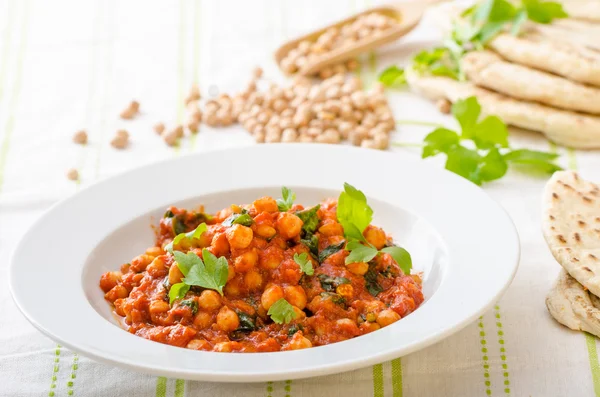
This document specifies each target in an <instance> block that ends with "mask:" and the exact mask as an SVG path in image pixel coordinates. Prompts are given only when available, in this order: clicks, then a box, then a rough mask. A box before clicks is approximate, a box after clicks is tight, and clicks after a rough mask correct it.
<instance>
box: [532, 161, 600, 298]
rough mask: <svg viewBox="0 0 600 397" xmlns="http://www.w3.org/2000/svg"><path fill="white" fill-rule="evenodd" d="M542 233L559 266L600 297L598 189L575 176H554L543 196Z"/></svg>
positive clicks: (559, 173) (558, 173)
mask: <svg viewBox="0 0 600 397" xmlns="http://www.w3.org/2000/svg"><path fill="white" fill-rule="evenodd" d="M542 211H543V212H542V231H543V233H544V237H545V239H546V242H547V243H548V247H549V248H550V251H551V252H552V255H554V258H556V260H557V261H558V263H559V264H560V265H561V266H562V267H563V268H564V269H565V270H566V271H567V272H569V274H570V275H571V276H572V277H573V278H575V279H576V280H577V281H578V282H579V283H580V284H582V285H583V286H584V287H586V288H587V289H588V290H589V291H590V292H591V293H592V294H594V295H596V296H599V295H600V187H598V185H596V184H594V183H591V182H588V181H585V180H583V179H582V178H581V177H579V175H578V174H577V173H576V172H573V171H560V172H556V173H554V175H553V176H552V178H550V180H549V181H548V183H547V184H546V188H545V190H544V196H543V210H542Z"/></svg>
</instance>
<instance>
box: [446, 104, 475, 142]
mask: <svg viewBox="0 0 600 397" xmlns="http://www.w3.org/2000/svg"><path fill="white" fill-rule="evenodd" d="M480 114H481V105H479V102H478V101H477V98H475V97H474V96H472V97H469V98H467V99H464V100H460V101H456V102H454V103H453V104H452V115H453V116H454V118H455V119H456V121H458V123H459V124H460V128H461V129H462V137H463V138H467V139H471V138H472V137H473V136H475V126H476V125H477V120H478V119H479V115H480Z"/></svg>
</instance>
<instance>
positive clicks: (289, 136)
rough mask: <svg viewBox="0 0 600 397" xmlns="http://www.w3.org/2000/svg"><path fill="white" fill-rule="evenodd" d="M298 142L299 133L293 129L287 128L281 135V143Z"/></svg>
mask: <svg viewBox="0 0 600 397" xmlns="http://www.w3.org/2000/svg"><path fill="white" fill-rule="evenodd" d="M297 140H298V132H296V130H295V129H293V128H286V129H285V130H283V133H282V134H281V142H288V143H289V142H296V141H297Z"/></svg>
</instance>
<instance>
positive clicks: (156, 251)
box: [146, 247, 165, 257]
mask: <svg viewBox="0 0 600 397" xmlns="http://www.w3.org/2000/svg"><path fill="white" fill-rule="evenodd" d="M164 253H165V252H164V251H163V249H162V248H160V247H149V248H148V249H147V250H146V255H150V256H152V257H157V256H159V255H162V254H164Z"/></svg>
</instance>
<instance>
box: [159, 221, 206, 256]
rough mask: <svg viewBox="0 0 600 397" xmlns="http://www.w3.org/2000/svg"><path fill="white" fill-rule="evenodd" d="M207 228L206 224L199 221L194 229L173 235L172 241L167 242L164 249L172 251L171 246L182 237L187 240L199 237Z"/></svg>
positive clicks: (177, 242)
mask: <svg viewBox="0 0 600 397" xmlns="http://www.w3.org/2000/svg"><path fill="white" fill-rule="evenodd" d="M207 230H208V226H206V223H201V224H199V225H198V227H197V228H196V229H194V230H192V231H191V232H189V233H180V234H178V235H177V236H175V238H174V239H173V241H171V242H170V243H169V244H167V245H166V246H165V251H167V252H171V253H172V252H173V246H175V245H177V244H179V243H180V242H181V241H182V240H183V239H188V240H192V239H199V238H200V236H202V233H204V232H206V231H207Z"/></svg>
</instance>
